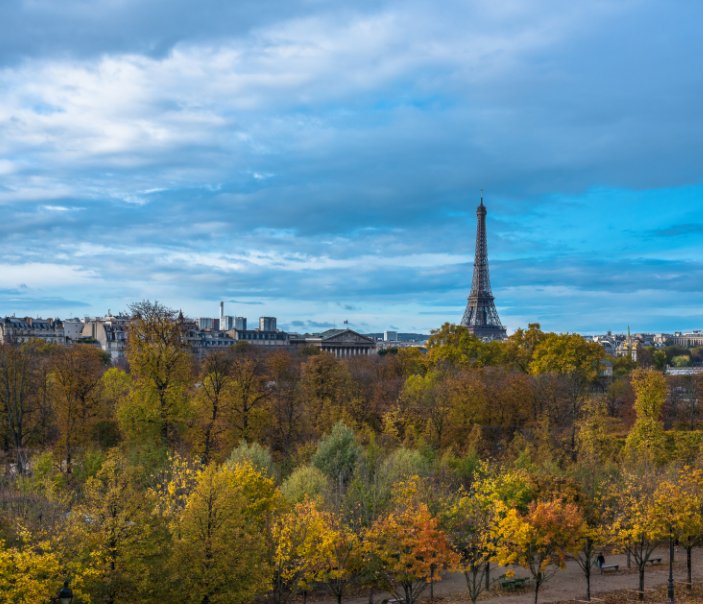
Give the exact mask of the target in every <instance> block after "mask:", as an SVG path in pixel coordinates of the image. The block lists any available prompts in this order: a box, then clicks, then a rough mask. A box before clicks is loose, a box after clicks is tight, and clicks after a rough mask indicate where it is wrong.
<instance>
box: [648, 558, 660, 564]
mask: <svg viewBox="0 0 703 604" xmlns="http://www.w3.org/2000/svg"><path fill="white" fill-rule="evenodd" d="M647 563H648V564H652V565H654V564H661V563H662V559H661V558H650V559H649V560H647Z"/></svg>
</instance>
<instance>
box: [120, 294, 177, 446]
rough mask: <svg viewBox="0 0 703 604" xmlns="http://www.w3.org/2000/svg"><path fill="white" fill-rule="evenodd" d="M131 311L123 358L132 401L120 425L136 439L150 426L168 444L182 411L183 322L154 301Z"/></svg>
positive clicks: (141, 303)
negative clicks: (130, 379) (131, 379)
mask: <svg viewBox="0 0 703 604" xmlns="http://www.w3.org/2000/svg"><path fill="white" fill-rule="evenodd" d="M130 310H131V312H132V321H131V322H130V327H129V337H128V340H127V359H128V361H129V367H130V370H131V373H132V376H133V377H134V380H135V382H136V384H135V389H134V391H133V397H132V400H131V401H130V402H131V404H130V405H128V407H127V408H124V409H122V413H121V418H120V419H121V424H122V426H123V427H124V428H126V430H127V431H128V432H129V433H131V435H132V437H133V438H135V439H137V438H140V439H141V438H143V437H144V430H145V428H148V427H153V428H155V429H156V433H157V435H158V437H159V439H160V442H161V444H162V445H163V446H164V447H167V446H168V445H169V444H170V443H171V442H172V441H173V440H174V438H175V435H176V434H175V432H176V428H177V427H178V426H179V425H180V424H181V423H182V422H183V421H184V419H185V416H186V410H187V401H186V389H187V387H188V386H189V385H190V378H191V357H190V354H189V352H188V351H187V350H186V347H185V339H184V336H185V325H184V322H183V320H182V318H180V317H179V316H177V314H176V312H175V311H173V310H171V309H169V308H166V307H165V306H162V305H161V304H159V303H158V302H149V301H147V300H145V301H143V302H139V303H137V304H133V305H132V306H131V307H130Z"/></svg>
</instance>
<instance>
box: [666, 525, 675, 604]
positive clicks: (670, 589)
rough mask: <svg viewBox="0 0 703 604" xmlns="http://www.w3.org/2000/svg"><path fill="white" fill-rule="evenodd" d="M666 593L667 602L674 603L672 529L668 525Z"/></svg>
mask: <svg viewBox="0 0 703 604" xmlns="http://www.w3.org/2000/svg"><path fill="white" fill-rule="evenodd" d="M666 595H667V597H668V598H669V604H675V602H676V600H675V599H674V529H673V527H672V526H670V527H669V580H668V581H667V586H666Z"/></svg>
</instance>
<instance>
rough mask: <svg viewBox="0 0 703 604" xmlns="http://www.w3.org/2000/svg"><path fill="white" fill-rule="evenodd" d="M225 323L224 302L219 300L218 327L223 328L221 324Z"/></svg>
mask: <svg viewBox="0 0 703 604" xmlns="http://www.w3.org/2000/svg"><path fill="white" fill-rule="evenodd" d="M224 323H225V303H224V302H220V329H223V327H222V325H224Z"/></svg>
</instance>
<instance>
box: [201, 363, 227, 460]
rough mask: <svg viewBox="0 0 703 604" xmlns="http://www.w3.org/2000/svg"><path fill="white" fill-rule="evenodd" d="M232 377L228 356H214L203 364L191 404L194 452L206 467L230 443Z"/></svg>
mask: <svg viewBox="0 0 703 604" xmlns="http://www.w3.org/2000/svg"><path fill="white" fill-rule="evenodd" d="M231 373H232V358H231V355H229V354H227V353H226V352H221V351H215V352H212V353H211V354H209V355H208V356H207V357H205V359H204V360H203V363H202V368H201V371H200V376H199V377H200V380H199V383H198V385H197V387H196V390H195V395H194V396H193V402H192V404H193V408H194V412H195V425H194V432H195V441H196V442H195V450H196V451H198V452H199V453H200V457H201V461H202V463H203V464H205V465H207V464H208V463H210V461H211V459H212V457H213V455H217V454H220V453H221V451H222V447H223V445H224V444H226V442H227V438H226V435H227V433H228V429H229V427H230V426H229V424H230V422H231V420H232V412H233V402H232V398H233V379H232V375H231ZM223 441H224V442H223Z"/></svg>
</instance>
